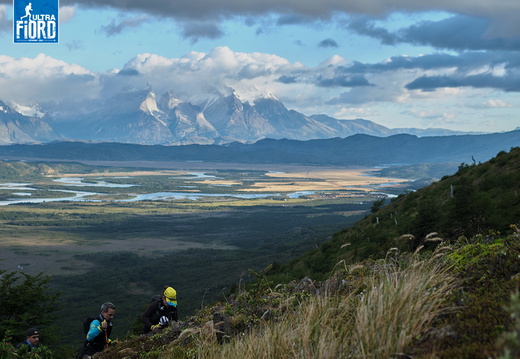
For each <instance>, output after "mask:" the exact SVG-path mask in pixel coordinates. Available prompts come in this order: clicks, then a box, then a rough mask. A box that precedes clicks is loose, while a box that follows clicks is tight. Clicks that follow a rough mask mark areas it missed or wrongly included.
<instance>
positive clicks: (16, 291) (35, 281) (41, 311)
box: [0, 270, 59, 339]
mask: <svg viewBox="0 0 520 359" xmlns="http://www.w3.org/2000/svg"><path fill="white" fill-rule="evenodd" d="M49 280H50V277H49V276H46V275H43V274H42V273H40V274H38V275H35V276H32V275H29V274H26V273H23V272H18V271H15V272H8V271H6V270H2V271H0V337H4V336H5V335H6V332H8V331H9V332H11V333H17V334H18V335H20V339H21V338H22V336H23V337H25V336H24V334H25V332H26V330H27V329H28V328H30V327H36V328H38V329H40V328H42V327H44V326H45V325H47V324H49V323H51V322H52V321H53V320H54V319H55V318H56V317H55V314H54V313H55V312H56V311H57V310H58V309H59V306H58V302H57V298H58V296H59V294H58V293H52V292H51V291H50V290H49V288H48V287H47V282H49Z"/></svg>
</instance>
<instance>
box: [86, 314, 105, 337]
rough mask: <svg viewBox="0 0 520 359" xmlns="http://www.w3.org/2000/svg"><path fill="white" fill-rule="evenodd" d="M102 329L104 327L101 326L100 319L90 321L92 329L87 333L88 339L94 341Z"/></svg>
mask: <svg viewBox="0 0 520 359" xmlns="http://www.w3.org/2000/svg"><path fill="white" fill-rule="evenodd" d="M102 331H103V328H102V327H101V322H100V321H99V320H98V319H94V320H93V321H92V322H90V329H89V331H88V333H87V340H88V341H92V340H93V339H94V338H95V337H97V336H98V335H99V334H100V333H101V332H102Z"/></svg>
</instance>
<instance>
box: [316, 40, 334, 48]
mask: <svg viewBox="0 0 520 359" xmlns="http://www.w3.org/2000/svg"><path fill="white" fill-rule="evenodd" d="M318 47H338V43H337V42H336V41H334V40H333V39H325V40H321V41H320V42H319V44H318Z"/></svg>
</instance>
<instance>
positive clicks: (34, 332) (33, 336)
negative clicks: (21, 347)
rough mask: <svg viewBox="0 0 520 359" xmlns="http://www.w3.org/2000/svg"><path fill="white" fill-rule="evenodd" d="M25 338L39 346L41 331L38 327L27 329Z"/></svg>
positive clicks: (33, 344)
mask: <svg viewBox="0 0 520 359" xmlns="http://www.w3.org/2000/svg"><path fill="white" fill-rule="evenodd" d="M25 338H26V339H27V342H29V344H31V345H32V346H33V347H37V346H38V344H39V343H40V332H39V331H38V329H36V328H30V329H28V330H27V333H26V335H25Z"/></svg>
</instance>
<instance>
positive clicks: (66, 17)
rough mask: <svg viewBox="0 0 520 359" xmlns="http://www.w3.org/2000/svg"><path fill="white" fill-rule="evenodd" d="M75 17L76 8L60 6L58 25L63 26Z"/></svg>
mask: <svg viewBox="0 0 520 359" xmlns="http://www.w3.org/2000/svg"><path fill="white" fill-rule="evenodd" d="M75 15H76V7H75V6H60V10H59V14H58V18H59V20H60V24H64V23H67V22H69V21H70V20H71V19H72V18H74V16H75Z"/></svg>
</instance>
